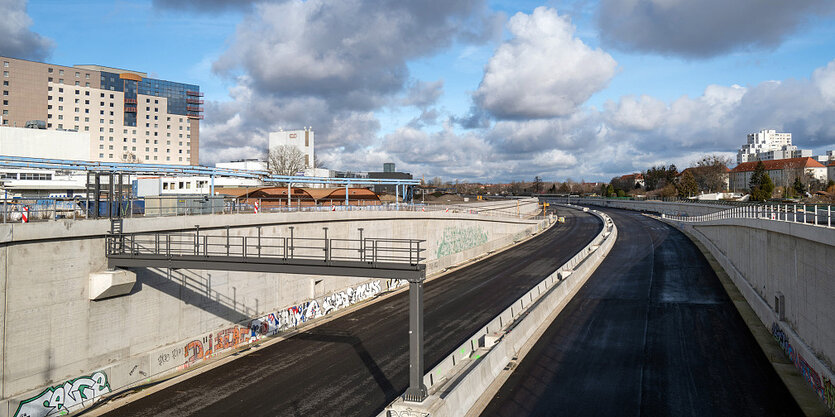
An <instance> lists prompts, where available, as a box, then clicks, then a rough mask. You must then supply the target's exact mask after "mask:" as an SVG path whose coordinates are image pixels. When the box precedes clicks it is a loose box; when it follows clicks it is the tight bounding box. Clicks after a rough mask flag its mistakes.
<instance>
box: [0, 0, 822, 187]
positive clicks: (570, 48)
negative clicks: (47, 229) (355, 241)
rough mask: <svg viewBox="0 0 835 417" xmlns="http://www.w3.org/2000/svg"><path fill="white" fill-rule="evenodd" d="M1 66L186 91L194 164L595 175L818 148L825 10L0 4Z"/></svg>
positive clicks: (435, 2) (777, 1)
mask: <svg viewBox="0 0 835 417" xmlns="http://www.w3.org/2000/svg"><path fill="white" fill-rule="evenodd" d="M0 16H4V18H3V19H0V55H3V56H12V57H16V58H23V59H32V60H37V61H44V62H50V63H54V64H60V65H74V64H100V65H106V66H111V67H117V68H125V69H132V70H137V71H142V72H147V73H148V74H149V75H150V76H152V77H155V78H161V79H166V80H172V81H178V82H184V83H196V84H199V85H200V87H201V91H203V92H204V93H205V99H206V104H205V106H204V107H205V119H204V120H203V121H202V123H201V132H200V163H201V164H204V165H213V164H214V163H216V162H224V161H229V160H233V159H240V158H256V157H263V156H264V155H265V154H266V152H267V138H268V134H269V132H271V131H277V130H278V129H279V128H283V129H285V130H286V129H294V128H303V127H305V126H310V127H312V128H313V129H314V131H315V134H316V153H317V159H318V160H319V161H320V164H321V165H323V166H326V167H327V168H331V169H339V170H352V171H375V170H381V169H382V164H383V163H384V162H395V163H396V164H397V169H398V170H401V171H408V172H411V173H412V174H414V175H415V176H416V177H418V178H420V177H425V178H426V179H430V178H434V177H441V178H442V179H444V180H445V181H455V180H459V181H469V182H509V181H530V180H532V179H533V178H534V177H535V176H540V177H542V178H543V179H544V180H546V181H563V180H566V179H572V180H575V181H580V180H585V181H607V180H608V179H610V178H612V177H613V176H618V175H622V174H626V173H631V172H638V171H641V170H646V169H647V168H649V167H651V166H654V165H659V164H665V165H666V164H676V166H678V167H680V168H683V167H686V166H689V165H690V164H692V163H693V162H695V161H696V160H698V159H699V158H700V157H701V156H703V155H705V154H720V155H724V156H729V157H733V156H735V153H736V150H737V149H738V148H739V147H740V146H741V145H742V144H743V143H744V142H745V138H746V134H748V133H752V132H756V131H759V130H761V129H776V130H778V131H787V132H791V133H792V134H793V139H794V144H795V145H798V146H799V147H800V148H803V149H812V150H813V151H814V152H815V154H820V153H823V152H824V151H826V150H830V149H835V2H832V1H831V0H794V1H791V2H788V1H783V0H735V1H733V2H728V1H726V0H701V1H698V2H696V1H692V0H553V1H545V2H537V1H526V0H517V1H511V0H374V1H372V0H306V1H301V0H269V1H259V0H146V1H139V0H136V1H133V0H130V1H129V0H117V1H96V0H81V1H72V2H68V1H64V0H40V1H38V0H30V1H25V0H0Z"/></svg>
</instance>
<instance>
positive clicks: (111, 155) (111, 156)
mask: <svg viewBox="0 0 835 417" xmlns="http://www.w3.org/2000/svg"><path fill="white" fill-rule="evenodd" d="M110 88H113V87H110ZM109 157H110V158H113V154H110V156H109Z"/></svg>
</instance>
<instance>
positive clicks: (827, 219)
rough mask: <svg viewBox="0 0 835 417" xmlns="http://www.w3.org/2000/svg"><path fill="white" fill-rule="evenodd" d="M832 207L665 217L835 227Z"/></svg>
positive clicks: (799, 206) (767, 207)
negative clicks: (767, 221) (769, 221)
mask: <svg viewBox="0 0 835 417" xmlns="http://www.w3.org/2000/svg"><path fill="white" fill-rule="evenodd" d="M833 215H835V212H833V210H832V206H828V205H827V206H823V205H816V204H763V205H756V206H754V205H751V206H742V207H734V208H731V209H728V210H723V211H719V212H716V213H710V214H704V215H700V216H677V215H665V216H664V217H665V218H668V219H671V220H676V221H684V222H706V221H712V220H722V219H760V220H773V221H781V222H790V223H804V224H808V225H814V226H824V227H835V218H833Z"/></svg>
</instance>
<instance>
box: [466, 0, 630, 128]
mask: <svg viewBox="0 0 835 417" xmlns="http://www.w3.org/2000/svg"><path fill="white" fill-rule="evenodd" d="M507 28H508V30H509V31H510V33H511V36H512V37H511V39H510V40H508V41H506V42H504V43H503V44H502V45H500V46H499V48H498V49H497V50H496V52H495V54H494V55H493V57H492V58H490V61H489V62H488V64H487V68H486V70H485V73H484V78H483V79H482V81H481V84H480V85H479V87H478V90H477V91H476V92H475V95H474V98H475V101H476V102H477V103H478V105H479V106H481V107H482V108H484V109H486V110H487V111H488V112H490V114H492V115H493V116H494V117H496V118H499V119H530V118H547V117H554V116H564V115H568V114H571V113H572V112H574V111H576V109H577V107H578V106H580V105H582V104H583V103H584V102H585V101H586V100H588V98H589V97H591V95H592V94H594V93H596V92H597V91H600V90H601V89H603V88H604V87H606V85H607V84H608V83H609V80H610V79H611V78H612V77H613V76H614V75H615V71H616V68H617V63H616V62H615V60H614V59H613V58H612V57H611V56H610V55H609V54H607V53H606V52H604V51H602V50H600V49H592V48H590V47H589V46H588V45H586V44H585V43H583V41H582V40H580V39H578V38H576V37H575V36H574V32H575V27H574V25H572V24H571V22H570V21H569V19H568V18H567V17H565V16H559V15H558V14H557V11H556V10H554V9H549V8H546V7H538V8H536V10H534V11H533V13H532V14H530V15H527V14H524V13H517V14H516V15H514V16H513V17H512V18H511V19H510V21H509V22H508V25H507Z"/></svg>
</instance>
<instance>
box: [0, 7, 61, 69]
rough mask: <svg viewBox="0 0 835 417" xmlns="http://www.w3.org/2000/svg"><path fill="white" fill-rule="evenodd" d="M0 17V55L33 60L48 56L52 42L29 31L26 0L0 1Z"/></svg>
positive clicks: (29, 22)
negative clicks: (0, 17)
mask: <svg viewBox="0 0 835 417" xmlns="http://www.w3.org/2000/svg"><path fill="white" fill-rule="evenodd" d="M0 16H3V18H2V19H0V55H3V56H10V57H15V58H23V59H34V60H43V59H44V58H46V57H47V56H49V54H50V52H52V48H53V42H52V40H50V39H48V38H45V37H43V36H41V35H39V34H37V33H35V32H32V31H31V30H30V29H29V27H30V26H32V19H31V18H30V17H29V15H28V14H26V0H0Z"/></svg>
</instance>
